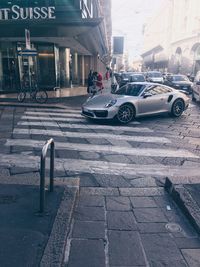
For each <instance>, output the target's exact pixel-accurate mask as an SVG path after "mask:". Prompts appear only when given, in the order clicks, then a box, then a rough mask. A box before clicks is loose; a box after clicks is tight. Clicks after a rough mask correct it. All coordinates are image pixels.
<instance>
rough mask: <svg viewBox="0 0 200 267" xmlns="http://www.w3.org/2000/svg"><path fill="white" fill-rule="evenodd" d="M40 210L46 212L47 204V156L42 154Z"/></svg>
mask: <svg viewBox="0 0 200 267" xmlns="http://www.w3.org/2000/svg"><path fill="white" fill-rule="evenodd" d="M40 164H41V165H40V212H41V213H42V212H44V204H45V158H43V155H41V161H40Z"/></svg>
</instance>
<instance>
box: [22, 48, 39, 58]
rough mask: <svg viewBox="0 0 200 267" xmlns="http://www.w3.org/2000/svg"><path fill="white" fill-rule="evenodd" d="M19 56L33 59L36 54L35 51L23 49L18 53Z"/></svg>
mask: <svg viewBox="0 0 200 267" xmlns="http://www.w3.org/2000/svg"><path fill="white" fill-rule="evenodd" d="M18 54H19V56H27V57H34V56H37V55H38V53H37V51H36V50H33V49H32V50H31V49H24V50H21V51H18Z"/></svg>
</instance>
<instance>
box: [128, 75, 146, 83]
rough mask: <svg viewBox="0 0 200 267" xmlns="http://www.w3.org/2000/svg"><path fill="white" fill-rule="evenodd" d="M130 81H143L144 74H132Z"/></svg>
mask: <svg viewBox="0 0 200 267" xmlns="http://www.w3.org/2000/svg"><path fill="white" fill-rule="evenodd" d="M130 81H135V82H144V81H145V79H144V76H143V75H139V74H138V75H132V76H131V77H130Z"/></svg>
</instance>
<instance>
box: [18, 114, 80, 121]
mask: <svg viewBox="0 0 200 267" xmlns="http://www.w3.org/2000/svg"><path fill="white" fill-rule="evenodd" d="M21 119H22V120H42V121H55V120H56V121H68V122H71V121H76V122H84V121H85V118H58V117H56V118H55V117H43V116H38V117H35V116H26V115H25V116H22V117H21Z"/></svg>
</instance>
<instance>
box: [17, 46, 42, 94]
mask: <svg viewBox="0 0 200 267" xmlns="http://www.w3.org/2000/svg"><path fill="white" fill-rule="evenodd" d="M23 51H24V50H23V49H22V50H21V47H20V49H19V48H18V65H19V77H20V85H21V89H26V90H28V89H30V88H33V87H34V88H35V87H37V84H38V72H37V54H34V55H33V54H31V53H30V54H28V53H27V54H26V53H23Z"/></svg>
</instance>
